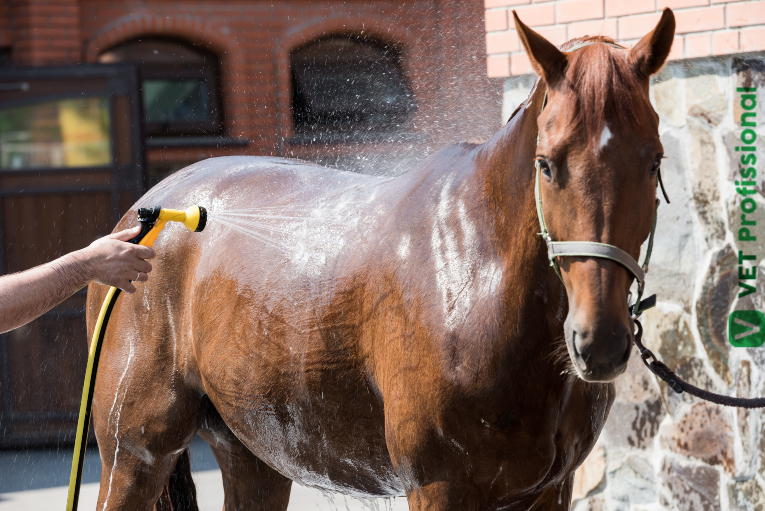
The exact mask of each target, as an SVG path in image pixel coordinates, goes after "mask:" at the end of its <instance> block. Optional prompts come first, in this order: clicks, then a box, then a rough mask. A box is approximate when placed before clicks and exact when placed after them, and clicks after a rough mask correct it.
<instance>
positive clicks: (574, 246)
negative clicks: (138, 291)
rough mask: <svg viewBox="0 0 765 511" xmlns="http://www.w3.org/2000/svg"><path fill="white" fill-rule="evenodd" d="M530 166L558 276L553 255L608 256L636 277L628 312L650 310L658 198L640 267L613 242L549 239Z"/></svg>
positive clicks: (538, 200)
mask: <svg viewBox="0 0 765 511" xmlns="http://www.w3.org/2000/svg"><path fill="white" fill-rule="evenodd" d="M597 42H599V41H586V42H584V43H580V44H578V45H576V46H574V47H573V48H570V49H568V50H564V51H566V52H571V51H574V50H578V49H579V48H582V47H584V46H588V45H590V44H596V43H597ZM603 44H608V45H609V46H613V47H614V48H619V49H622V50H623V49H625V48H624V47H622V46H619V45H617V44H612V43H607V42H604V43H603ZM546 105H547V92H545V98H544V101H543V102H542V109H544V107H545V106H546ZM537 145H539V134H537ZM534 167H535V168H536V182H535V186H534V197H535V199H536V206H537V216H539V226H540V228H541V230H542V232H540V233H539V234H540V235H541V236H542V238H543V239H544V240H545V243H547V257H548V259H549V260H550V266H552V267H553V269H555V273H557V274H558V277H559V278H560V279H561V281H563V277H562V276H561V273H560V268H559V267H558V263H557V261H556V258H557V257H564V256H566V257H599V258H601V259H609V260H611V261H614V262H616V263H619V264H621V265H622V266H624V267H625V268H626V269H627V271H629V272H630V273H632V275H633V276H634V277H635V279H637V281H638V295H637V299H636V300H635V303H633V304H632V305H631V306H629V310H630V313H631V314H632V317H633V318H637V317H638V316H640V315H641V314H642V313H643V312H644V311H645V310H647V309H650V308H651V307H653V306H654V305H656V295H651V296H649V297H648V298H646V299H645V300H642V298H643V290H644V288H645V274H646V273H647V272H648V262H649V261H650V259H651V251H652V250H653V239H654V233H655V232H656V216H657V213H658V211H659V199H658V198H657V199H656V205H655V207H654V213H653V225H652V226H651V234H650V236H649V237H648V248H647V249H646V254H645V260H644V261H643V265H642V266H640V264H638V262H637V261H635V259H633V258H632V256H631V255H629V254H628V253H627V252H625V251H624V250H622V249H620V248H619V247H615V246H614V245H609V244H607V243H597V242H594V241H553V240H552V239H551V238H550V234H549V233H548V232H547V224H546V223H545V214H544V210H543V209H542V188H541V183H540V178H539V174H540V173H541V171H542V167H541V165H540V164H539V161H538V160H537V161H535V162H534ZM660 182H661V175H660V174H658V175H657V186H658V184H659V183H660ZM661 189H662V192H664V184H663V183H661ZM664 197H665V198H667V195H666V192H664ZM667 203H669V199H667Z"/></svg>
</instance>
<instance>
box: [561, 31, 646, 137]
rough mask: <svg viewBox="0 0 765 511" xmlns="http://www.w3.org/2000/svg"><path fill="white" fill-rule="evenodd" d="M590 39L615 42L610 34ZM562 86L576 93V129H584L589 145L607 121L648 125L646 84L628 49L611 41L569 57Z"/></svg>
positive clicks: (576, 52) (577, 51)
mask: <svg viewBox="0 0 765 511" xmlns="http://www.w3.org/2000/svg"><path fill="white" fill-rule="evenodd" d="M587 40H588V41H597V42H605V43H613V41H612V40H611V39H609V38H607V37H592V38H588V39H587ZM581 42H582V41H581V40H575V41H570V42H569V43H567V44H566V45H564V46H563V47H562V48H561V49H562V50H563V51H566V49H567V47H568V48H571V47H574V46H575V45H576V44H579V43H581ZM563 86H565V87H567V88H568V89H569V90H570V92H571V93H573V97H574V98H575V100H574V105H573V107H574V109H575V111H574V117H573V118H574V123H575V128H577V129H583V130H584V131H585V133H586V135H587V141H588V146H592V145H593V144H596V147H597V144H598V142H599V140H600V135H601V133H602V131H603V128H604V127H605V123H608V124H609V125H610V126H611V128H610V130H611V131H612V132H613V131H615V130H616V128H615V126H626V125H631V126H632V127H633V129H635V130H639V129H641V128H647V126H645V124H646V121H647V119H646V106H647V105H649V103H648V101H647V98H645V97H644V96H645V94H644V92H643V90H644V89H643V88H644V86H645V85H644V84H643V83H642V81H641V79H640V78H639V77H638V75H637V74H636V73H635V72H634V71H633V70H632V68H631V67H630V65H629V63H628V62H627V51H626V50H622V49H619V48H615V47H613V46H611V45H610V44H590V45H587V46H584V47H583V48H580V49H578V50H576V51H574V52H573V53H571V54H570V55H569V56H568V65H567V68H566V75H565V80H564V81H563Z"/></svg>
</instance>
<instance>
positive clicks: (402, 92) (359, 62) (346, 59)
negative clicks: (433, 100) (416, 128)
mask: <svg viewBox="0 0 765 511" xmlns="http://www.w3.org/2000/svg"><path fill="white" fill-rule="evenodd" d="M290 68H291V72H292V119H293V123H294V127H295V133H296V134H298V135H299V134H303V133H308V134H310V133H316V132H323V133H328V132H329V133H332V132H336V133H337V132H340V133H348V132H357V131H363V132H368V131H383V132H386V131H395V130H398V129H401V128H403V127H404V125H405V123H406V121H407V120H408V119H409V117H410V114H411V113H412V112H413V111H414V107H415V104H414V100H413V98H412V93H411V91H410V90H409V87H408V85H407V83H406V80H405V78H404V74H403V72H402V69H401V55H400V53H399V52H398V51H397V50H396V49H395V48H393V47H392V46H389V45H386V44H384V43H380V42H377V41H370V40H367V39H361V38H357V37H352V36H332V37H327V38H323V39H319V40H316V41H312V42H310V43H308V44H306V45H304V46H301V47H299V48H297V49H295V50H294V51H293V52H292V53H291V54H290Z"/></svg>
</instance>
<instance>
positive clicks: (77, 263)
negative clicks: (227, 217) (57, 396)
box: [0, 227, 154, 332]
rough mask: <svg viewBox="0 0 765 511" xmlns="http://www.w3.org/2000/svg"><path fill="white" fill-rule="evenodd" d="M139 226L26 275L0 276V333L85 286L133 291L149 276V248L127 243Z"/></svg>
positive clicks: (43, 311)
mask: <svg viewBox="0 0 765 511" xmlns="http://www.w3.org/2000/svg"><path fill="white" fill-rule="evenodd" d="M139 232H140V227H134V228H132V229H126V230H124V231H120V232H116V233H114V234H110V235H109V236H105V237H103V238H101V239H98V240H96V241H94V242H93V243H91V244H90V245H89V246H87V247H85V248H83V249H82V250H77V251H75V252H71V253H69V254H66V255H64V256H62V257H60V258H58V259H56V260H55V261H51V262H49V263H46V264H43V265H40V266H36V267H34V268H31V269H29V270H26V271H23V272H19V273H12V274H10V275H4V276H2V277H0V332H7V331H8V330H12V329H14V328H17V327H19V326H21V325H24V324H26V323H29V322H30V321H32V320H33V319H35V318H37V317H38V316H40V315H42V314H44V313H45V312H47V311H49V310H50V309H52V308H53V307H55V306H56V305H58V304H59V303H61V302H62V301H64V300H65V299H66V298H68V297H69V296H71V295H72V294H73V293H75V292H76V291H77V290H79V289H81V288H83V287H85V286H87V285H88V284H90V283H91V282H98V283H100V284H105V285H107V286H115V287H118V288H120V289H122V290H123V291H124V292H126V293H133V292H135V290H136V288H135V286H134V285H133V284H132V283H131V282H130V281H131V280H132V281H136V282H145V281H146V280H148V278H149V277H148V273H149V272H150V271H151V264H150V263H149V262H148V261H146V259H151V258H152V257H154V250H153V249H152V248H150V247H144V246H140V245H133V244H130V243H127V241H128V240H129V239H131V238H133V237H135V236H136V235H137V234H138V233H139Z"/></svg>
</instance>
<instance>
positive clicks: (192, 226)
mask: <svg viewBox="0 0 765 511" xmlns="http://www.w3.org/2000/svg"><path fill="white" fill-rule="evenodd" d="M157 219H158V220H164V221H166V222H180V223H182V224H183V225H185V226H186V229H188V230H190V231H192V232H201V231H202V230H203V229H204V228H205V225H206V224H207V210H206V209H205V208H203V207H202V206H191V207H190V208H188V209H186V210H185V211H181V210H179V209H163V208H160V210H159V216H158V217H157Z"/></svg>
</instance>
